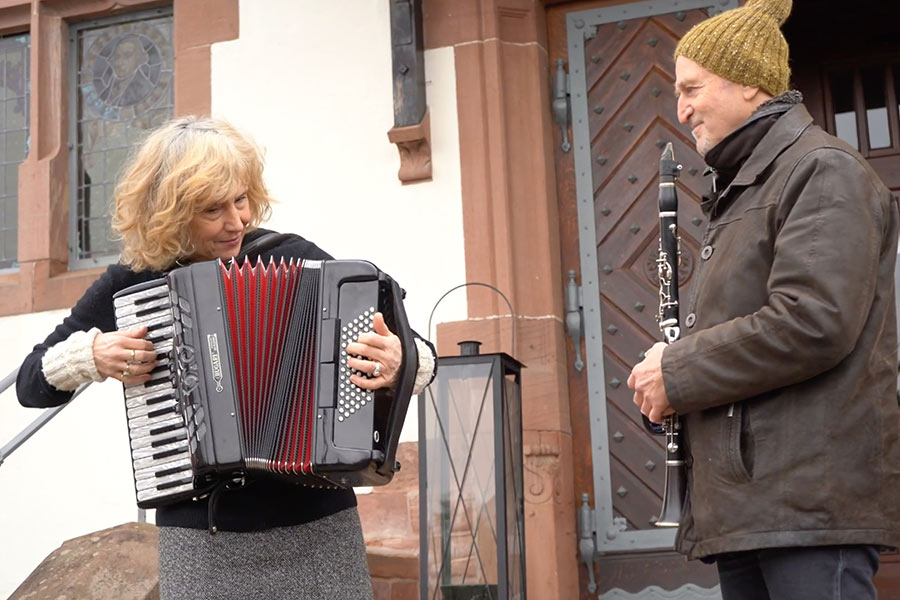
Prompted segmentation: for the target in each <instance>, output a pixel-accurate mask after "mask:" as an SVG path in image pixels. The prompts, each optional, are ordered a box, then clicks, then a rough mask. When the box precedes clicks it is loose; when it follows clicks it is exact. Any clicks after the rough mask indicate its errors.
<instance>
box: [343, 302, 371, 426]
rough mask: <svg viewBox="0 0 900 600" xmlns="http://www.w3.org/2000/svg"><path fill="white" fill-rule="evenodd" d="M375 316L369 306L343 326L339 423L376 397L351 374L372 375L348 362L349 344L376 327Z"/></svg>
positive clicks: (369, 376) (368, 376)
mask: <svg viewBox="0 0 900 600" xmlns="http://www.w3.org/2000/svg"><path fill="white" fill-rule="evenodd" d="M374 318H375V307H369V309H368V310H365V311H363V313H362V314H360V315H359V316H357V317H356V318H354V319H352V320H350V321H349V322H348V323H347V324H346V325H344V326H343V327H341V350H342V351H343V352H341V366H340V371H339V373H338V398H337V409H338V417H337V420H338V422H339V423H342V422H344V421H345V420H346V419H349V418H350V417H351V416H352V415H355V414H356V412H357V411H358V410H361V409H362V408H364V407H365V406H366V405H367V404H369V403H370V402H371V401H372V400H373V399H374V394H373V393H372V392H371V391H368V390H364V389H362V388H361V387H358V386H356V385H355V384H353V383H352V382H351V381H350V376H351V375H359V376H361V377H367V378H371V375H369V374H368V373H363V372H361V371H357V370H356V369H353V368H351V367H350V365H349V364H348V359H349V355H348V354H347V346H348V345H349V344H351V343H353V342H355V341H356V340H357V339H358V338H359V336H360V335H362V334H363V333H368V332H370V331H372V330H373V329H374V326H373V320H374ZM359 358H363V357H359Z"/></svg>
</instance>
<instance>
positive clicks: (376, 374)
mask: <svg viewBox="0 0 900 600" xmlns="http://www.w3.org/2000/svg"><path fill="white" fill-rule="evenodd" d="M380 376H381V363H380V362H376V363H375V368H374V369H372V377H380Z"/></svg>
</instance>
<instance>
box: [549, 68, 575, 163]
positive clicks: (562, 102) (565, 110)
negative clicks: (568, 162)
mask: <svg viewBox="0 0 900 600" xmlns="http://www.w3.org/2000/svg"><path fill="white" fill-rule="evenodd" d="M564 64H565V63H564V61H563V59H561V58H557V59H556V75H555V77H554V78H553V118H554V120H555V121H556V124H557V125H559V130H560V132H561V133H562V145H561V146H560V148H561V149H562V151H563V152H568V151H569V150H571V148H572V144H570V143H569V121H570V120H571V114H572V102H571V100H570V98H569V89H570V87H569V74H568V73H566V69H565V67H564V66H563V65H564Z"/></svg>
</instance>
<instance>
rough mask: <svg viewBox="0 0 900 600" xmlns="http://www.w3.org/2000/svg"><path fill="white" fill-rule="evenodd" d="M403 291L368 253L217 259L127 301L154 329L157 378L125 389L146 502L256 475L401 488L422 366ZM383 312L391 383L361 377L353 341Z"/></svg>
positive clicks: (135, 316) (134, 321) (126, 317)
mask: <svg viewBox="0 0 900 600" xmlns="http://www.w3.org/2000/svg"><path fill="white" fill-rule="evenodd" d="M402 298H403V294H402V291H401V289H400V287H399V286H398V285H397V283H396V282H395V281H393V280H392V279H391V278H390V277H389V276H388V275H386V274H385V273H383V272H381V271H379V270H378V269H377V268H376V267H375V266H374V265H372V264H371V263H369V262H365V261H349V260H325V261H315V260H304V261H293V260H292V261H288V262H286V261H284V260H282V261H281V262H280V263H276V262H274V261H269V262H268V263H267V264H266V263H263V262H261V261H258V262H257V263H256V264H252V263H251V262H249V261H246V260H245V261H244V262H243V263H241V264H238V263H236V262H235V261H229V262H227V263H225V262H222V261H219V260H216V261H209V262H202V263H197V264H194V265H191V266H188V267H182V268H178V269H175V270H173V271H171V272H170V273H168V274H167V275H166V276H165V278H162V279H157V280H154V281H149V282H146V283H142V284H138V285H135V286H132V287H129V288H127V289H125V290H122V291H120V292H118V293H117V294H116V295H115V296H114V305H115V314H116V326H117V327H118V329H120V330H121V329H129V328H132V327H138V326H141V325H146V326H147V328H148V333H147V336H146V339H148V340H150V341H151V342H152V343H153V345H154V349H155V350H156V352H157V362H158V364H157V367H156V368H155V369H154V371H153V373H152V374H151V379H150V380H149V381H147V382H146V383H142V384H129V385H126V386H125V403H126V414H127V417H128V433H129V437H130V440H131V455H132V463H133V468H134V481H135V491H136V495H137V504H138V506H139V507H141V508H154V507H157V506H161V505H165V504H170V503H172V502H177V501H179V500H183V499H187V498H197V497H201V496H203V495H204V494H206V493H208V492H209V491H210V490H212V489H213V488H214V487H215V486H216V485H219V484H222V483H224V484H226V485H231V486H239V485H241V484H242V483H243V481H244V480H245V478H246V477H257V476H259V477H277V478H282V479H284V480H286V481H292V482H295V483H298V484H302V485H310V486H318V487H343V488H346V487H352V486H372V485H383V484H386V483H388V482H389V481H390V480H391V478H392V477H393V474H394V472H395V471H396V470H397V469H399V465H397V464H396V463H395V460H394V459H395V456H396V451H397V443H398V441H399V436H400V430H401V428H402V426H403V421H404V419H405V417H406V411H407V408H408V405H409V399H410V396H411V394H412V391H413V386H414V383H415V375H416V370H417V367H418V364H417V363H418V360H417V353H416V350H415V343H414V341H413V337H412V332H411V330H410V328H409V324H408V322H407V319H406V313H405V311H404V309H403V303H402ZM376 312H381V313H382V314H383V315H384V318H385V322H386V324H387V326H388V327H389V328H390V329H391V331H393V332H394V333H395V334H396V335H397V336H398V337H399V338H400V342H401V347H402V350H403V360H402V364H401V368H400V372H399V374H398V379H397V382H396V383H395V385H394V387H393V388H392V389H382V390H376V391H374V392H373V391H368V390H364V389H362V388H360V387H358V386H356V385H354V384H353V383H351V382H350V375H351V374H353V373H354V372H355V371H352V370H351V369H350V367H349V366H348V365H347V354H346V346H347V344H348V343H350V342H354V341H356V339H357V337H358V336H359V335H360V334H361V333H364V332H367V331H371V330H372V321H373V316H374V314H375V313H376Z"/></svg>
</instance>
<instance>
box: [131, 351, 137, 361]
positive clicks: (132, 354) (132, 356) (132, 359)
mask: <svg viewBox="0 0 900 600" xmlns="http://www.w3.org/2000/svg"><path fill="white" fill-rule="evenodd" d="M131 362H137V361H136V360H135V358H134V348H132V349H131Z"/></svg>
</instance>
